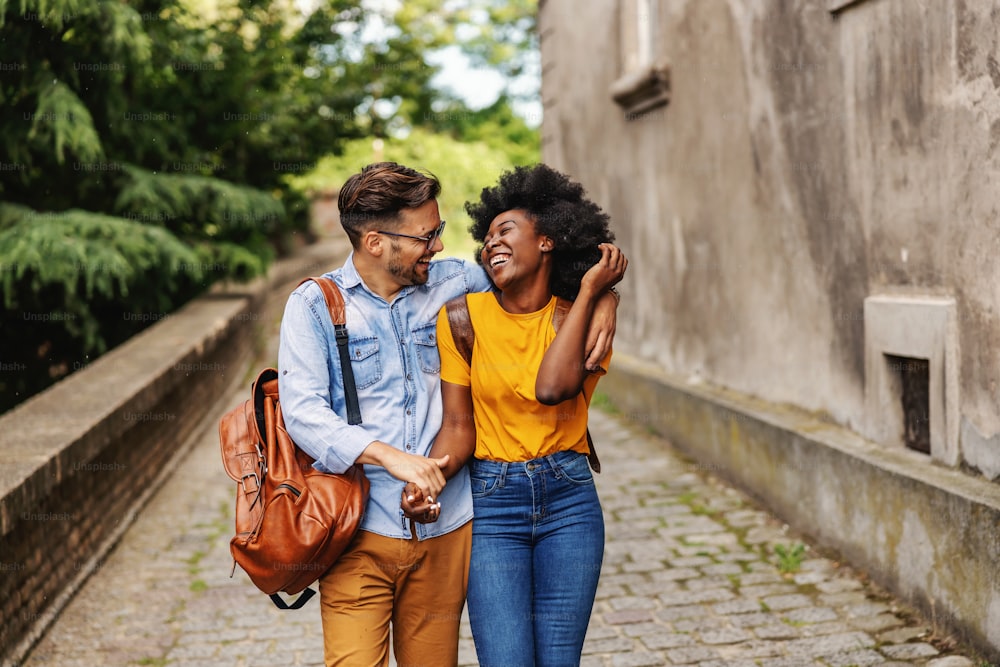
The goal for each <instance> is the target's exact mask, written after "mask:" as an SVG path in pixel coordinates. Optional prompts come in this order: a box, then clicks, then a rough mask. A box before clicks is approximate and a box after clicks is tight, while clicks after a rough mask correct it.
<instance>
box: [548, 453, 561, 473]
mask: <svg viewBox="0 0 1000 667" xmlns="http://www.w3.org/2000/svg"><path fill="white" fill-rule="evenodd" d="M545 460H546V461H548V462H549V466H550V467H551V468H552V472H554V473H555V477H556V479H559V478H560V477H562V468H561V467H559V464H558V463H556V457H555V455H553V454H546V455H545Z"/></svg>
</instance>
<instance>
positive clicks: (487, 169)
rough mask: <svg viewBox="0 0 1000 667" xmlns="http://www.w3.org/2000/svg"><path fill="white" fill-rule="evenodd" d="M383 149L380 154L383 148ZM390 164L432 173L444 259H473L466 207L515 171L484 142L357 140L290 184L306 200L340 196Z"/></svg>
mask: <svg viewBox="0 0 1000 667" xmlns="http://www.w3.org/2000/svg"><path fill="white" fill-rule="evenodd" d="M379 146H380V148H379ZM380 160H390V161H392V162H399V163H400V164H405V165H406V166H408V167H413V168H415V169H422V170H426V171H429V172H431V173H432V174H434V175H435V176H437V178H438V179H439V180H440V181H441V185H442V188H441V197H440V199H439V200H438V205H439V206H440V209H441V217H442V218H443V219H445V220H448V227H447V228H446V229H445V236H444V238H443V239H442V240H443V241H444V245H445V250H444V253H443V255H444V256H458V257H465V258H467V259H471V255H472V252H473V250H474V243H473V242H472V240H471V238H470V237H469V234H468V231H467V230H468V227H469V225H470V223H471V220H470V219H469V216H468V215H467V214H466V213H465V202H466V201H470V200H472V199H475V198H478V197H479V193H480V191H481V190H482V189H483V188H484V187H487V186H491V185H493V184H495V183H496V181H497V179H498V178H499V176H500V174H501V173H502V172H503V171H505V170H507V169H510V168H512V167H513V163H512V162H511V159H510V156H509V155H507V154H506V153H504V152H503V151H502V150H500V149H496V148H492V147H490V146H488V145H486V144H484V143H480V142H474V143H473V142H466V141H458V140H456V139H453V138H451V137H450V136H447V135H442V134H432V133H430V132H427V131H425V130H420V129H415V130H413V131H412V132H411V133H410V134H409V136H407V137H406V138H393V137H389V138H386V139H384V140H383V139H378V140H375V141H373V140H371V139H359V140H357V141H353V142H349V143H348V144H347V145H346V146H345V147H344V152H343V154H342V155H328V156H326V157H324V158H322V159H321V160H320V161H319V163H318V164H317V166H316V169H314V170H312V171H310V172H308V173H306V174H303V175H301V176H297V177H289V179H288V180H289V184H290V185H291V186H292V187H293V188H295V189H297V190H300V191H302V192H303V193H306V194H311V193H318V192H323V191H336V190H337V189H338V188H339V187H340V185H341V184H343V182H344V181H345V180H347V178H348V177H349V176H350V175H351V174H354V173H357V172H358V171H359V170H360V169H361V168H362V167H363V166H365V165H366V164H369V163H371V162H377V161H380Z"/></svg>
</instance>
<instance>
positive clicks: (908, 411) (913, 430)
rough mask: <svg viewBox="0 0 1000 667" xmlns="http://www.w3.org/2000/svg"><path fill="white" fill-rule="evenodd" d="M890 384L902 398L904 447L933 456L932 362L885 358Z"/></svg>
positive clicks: (904, 358)
mask: <svg viewBox="0 0 1000 667" xmlns="http://www.w3.org/2000/svg"><path fill="white" fill-rule="evenodd" d="M885 359H886V362H887V363H888V366H889V378H890V380H889V382H890V384H891V386H892V390H893V393H894V394H895V395H896V396H898V397H899V402H898V403H897V405H899V406H900V408H901V416H902V420H901V424H902V434H901V435H902V438H903V444H904V445H906V447H907V448H908V449H912V450H914V451H918V452H921V453H923V454H930V453H931V418H930V414H931V409H930V393H931V392H930V386H931V383H930V372H931V365H930V360H928V359H920V358H917V357H900V356H896V355H894V354H887V355H885Z"/></svg>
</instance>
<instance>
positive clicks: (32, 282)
mask: <svg viewBox="0 0 1000 667" xmlns="http://www.w3.org/2000/svg"><path fill="white" fill-rule="evenodd" d="M0 221H2V224H0V290H2V297H3V310H2V312H0V320H2V323H3V329H4V331H7V332H12V335H5V337H4V347H3V360H4V362H5V363H10V362H11V361H16V363H17V364H18V367H17V368H15V369H13V370H16V371H19V372H16V373H15V372H9V373H3V374H0V410H3V409H7V408H9V407H11V406H12V405H14V404H15V403H17V402H19V401H20V400H23V398H24V397H26V396H29V395H31V394H33V393H35V392H37V391H39V390H40V389H43V388H44V387H45V386H47V385H48V384H50V383H51V382H52V381H53V380H56V379H58V378H60V377H62V376H64V375H65V374H67V373H69V372H71V371H73V370H76V369H78V368H81V367H82V366H84V365H86V364H87V363H88V361H89V359H91V358H93V357H94V356H97V355H99V354H101V353H103V352H104V351H106V350H107V349H109V348H111V347H113V346H114V345H117V344H119V343H121V342H122V341H124V340H125V339H127V338H128V337H129V336H131V335H133V334H135V333H136V332H138V331H140V330H141V329H142V328H144V327H146V326H148V325H149V324H151V323H154V322H157V321H159V320H161V319H163V318H164V317H166V316H167V314H168V313H169V312H170V311H171V310H173V309H174V308H176V307H177V306H178V305H179V304H180V303H183V302H184V301H185V300H187V299H188V298H190V297H191V296H192V295H193V294H195V293H197V292H198V291H199V290H200V289H202V288H203V286H204V282H203V281H204V279H205V274H206V272H207V271H206V268H207V267H206V263H205V262H204V260H203V256H204V255H202V254H200V253H199V252H198V251H196V250H195V249H193V248H191V247H190V246H188V245H187V244H185V243H182V242H181V241H179V240H178V239H177V238H176V237H175V236H173V235H172V234H170V232H168V231H167V230H165V229H163V228H161V227H157V226H155V225H146V224H142V223H139V222H135V221H131V220H126V219H122V218H115V217H111V216H107V215H102V214H98V213H90V212H87V211H80V210H76V209H71V210H68V211H63V212H59V213H40V212H35V211H31V210H30V209H27V208H25V207H23V206H14V205H10V204H3V205H0ZM209 266H211V265H209Z"/></svg>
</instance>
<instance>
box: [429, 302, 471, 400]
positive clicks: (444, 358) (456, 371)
mask: <svg viewBox="0 0 1000 667" xmlns="http://www.w3.org/2000/svg"><path fill="white" fill-rule="evenodd" d="M437 341H438V353H439V354H440V356H441V380H442V381H443V382H450V383H452V384H458V385H462V386H463V387H468V386H470V385H471V384H472V379H471V373H472V369H471V368H469V364H467V363H465V358H464V357H462V354H461V353H460V352H459V351H458V348H457V347H456V346H455V339H454V337H453V336H452V335H451V324H449V322H448V308H447V306H444V307H442V308H441V310H440V311H439V312H438V318H437Z"/></svg>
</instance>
